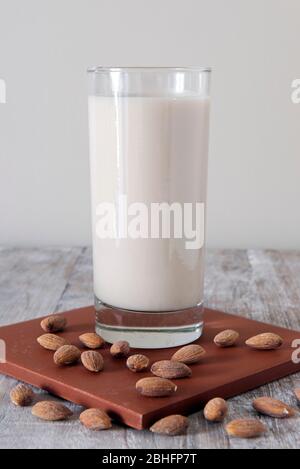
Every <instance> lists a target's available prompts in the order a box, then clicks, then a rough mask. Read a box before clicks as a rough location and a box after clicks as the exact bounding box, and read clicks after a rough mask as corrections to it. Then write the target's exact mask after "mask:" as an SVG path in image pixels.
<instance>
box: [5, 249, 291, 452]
mask: <svg viewBox="0 0 300 469" xmlns="http://www.w3.org/2000/svg"><path fill="white" fill-rule="evenodd" d="M206 262H207V268H206V281H205V296H206V304H207V306H208V307H211V308H215V309H221V310H223V311H227V312H231V313H235V314H240V315H243V316H247V317H250V318H253V319H257V320H261V321H265V322H270V323H274V324H278V325H281V326H285V327H291V328H294V329H298V330H300V252H291V251H290V252H281V251H262V250H248V251H245V250H243V251H232V250H226V251H223V250H218V251H210V252H208V254H207V258H206ZM92 301H93V292H92V262H91V250H90V249H89V248H42V249H38V248H37V249H33V248H32V249H20V248H18V249H15V248H5V247H2V248H0V304H1V311H0V323H1V324H2V325H4V324H9V323H13V322H19V321H21V320H25V319H30V318H33V317H38V316H40V315H43V314H45V315H46V314H49V313H51V312H54V311H63V310H66V309H71V308H76V307H80V306H84V305H87V304H91V303H92ZM299 338H300V333H299ZM14 385H15V381H14V380H12V379H9V378H6V377H4V376H0V447H1V448H111V449H113V448H123V449H128V448H146V449H150V448H153V449H159V448H174V449H195V448H299V447H300V430H299V423H300V417H299V416H298V415H297V416H296V417H295V418H292V419H290V420H283V421H280V420H273V419H271V418H267V417H261V419H262V420H263V421H264V422H265V423H266V424H267V426H268V427H269V432H268V434H267V435H266V436H264V437H262V438H260V439H256V440H253V441H246V440H234V439H231V438H228V437H227V435H226V433H225V432H224V426H223V425H222V424H209V423H207V422H206V421H205V420H204V419H203V415H202V412H201V411H200V412H198V413H196V414H194V415H192V416H191V418H190V422H191V423H190V428H189V430H188V432H187V434H186V435H185V436H178V437H174V438H169V437H164V436H161V435H154V434H152V433H150V432H148V431H142V432H140V431H137V430H132V429H126V428H125V427H122V426H121V425H117V424H115V425H114V426H113V428H112V429H111V430H108V431H105V432H101V433H100V432H91V431H88V430H86V429H85V428H84V427H83V426H82V425H81V424H80V423H79V420H78V415H79V413H80V411H81V410H82V409H81V408H80V407H79V406H75V405H73V404H70V403H67V405H68V406H69V407H70V408H71V409H72V410H73V412H74V416H73V417H72V419H71V420H69V421H67V422H51V423H47V422H45V423H44V422H42V421H38V420H37V419H35V418H34V417H32V416H31V415H30V408H22V409H19V408H15V407H14V406H13V405H11V404H10V402H9V390H10V389H11V388H12V387H13V386H14ZM296 386H298V387H300V375H299V374H298V375H294V376H292V377H289V378H285V379H283V380H281V381H279V382H276V383H272V384H270V385H268V386H264V387H263V388H260V389H257V390H255V391H253V392H249V393H247V394H244V395H241V396H238V397H236V398H234V399H231V400H230V401H229V406H230V412H229V416H228V418H227V421H228V420H229V419H233V418H239V417H246V416H247V417H248V416H255V415H256V414H255V411H254V410H253V409H252V407H251V402H252V400H253V399H254V398H256V397H259V396H262V395H269V396H273V397H276V398H279V399H283V400H284V401H285V402H287V403H289V404H290V405H292V406H296V402H295V398H294V396H293V388H294V387H296ZM38 392H40V391H38ZM43 394H44V393H43ZM43 397H45V398H47V399H49V398H53V397H51V396H47V395H46V394H45V396H43Z"/></svg>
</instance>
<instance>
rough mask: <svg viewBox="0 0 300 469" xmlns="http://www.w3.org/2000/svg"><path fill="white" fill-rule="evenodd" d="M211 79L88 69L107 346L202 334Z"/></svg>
mask: <svg viewBox="0 0 300 469" xmlns="http://www.w3.org/2000/svg"><path fill="white" fill-rule="evenodd" d="M210 74H211V73H210V69H202V68H196V67H195V68H194V67H191V68H190V67H187V68H186V67H174V68H152V67H151V68H147V67H146V68H141V67H126V68H119V67H118V68H117V67H113V68H111V67H93V68H90V69H89V70H88V79H89V103H88V105H89V139H90V174H91V198H92V202H91V207H92V230H93V269H94V293H95V307H96V331H97V333H98V334H100V335H101V336H102V337H103V338H104V339H105V340H106V341H107V342H109V343H113V342H115V341H117V340H127V341H128V342H129V344H130V346H131V347H137V348H165V347H175V346H178V345H182V344H186V343H189V342H192V341H194V340H196V339H197V338H199V337H200V335H201V333H202V328H203V284H204V243H205V211H206V186H207V157H208V130H209V108H210V95H209V88H210Z"/></svg>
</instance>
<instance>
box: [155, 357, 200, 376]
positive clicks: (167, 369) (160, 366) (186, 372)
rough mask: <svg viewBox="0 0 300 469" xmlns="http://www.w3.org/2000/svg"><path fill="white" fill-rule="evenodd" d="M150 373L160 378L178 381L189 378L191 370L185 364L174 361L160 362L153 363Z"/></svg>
mask: <svg viewBox="0 0 300 469" xmlns="http://www.w3.org/2000/svg"><path fill="white" fill-rule="evenodd" d="M151 372H152V373H153V374H154V375H156V376H159V377H160V378H167V379H178V378H187V377H188V376H191V374H192V370H191V369H190V368H189V367H188V366H187V365H185V363H181V362H177V361H175V360H161V361H158V362H155V363H153V365H152V367H151Z"/></svg>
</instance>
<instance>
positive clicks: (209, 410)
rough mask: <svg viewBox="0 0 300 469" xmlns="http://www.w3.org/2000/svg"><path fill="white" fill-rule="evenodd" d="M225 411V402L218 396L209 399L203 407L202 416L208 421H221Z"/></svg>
mask: <svg viewBox="0 0 300 469" xmlns="http://www.w3.org/2000/svg"><path fill="white" fill-rule="evenodd" d="M227 413H228V406H227V402H226V401H224V399H221V398H220V397H216V398H215V399H212V400H210V401H209V402H208V403H207V404H206V406H205V408H204V417H205V418H206V420H208V421H209V422H222V421H223V420H224V418H225V417H226V415H227Z"/></svg>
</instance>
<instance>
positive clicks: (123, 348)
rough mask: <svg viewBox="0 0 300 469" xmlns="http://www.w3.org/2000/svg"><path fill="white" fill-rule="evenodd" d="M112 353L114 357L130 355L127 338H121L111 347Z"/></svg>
mask: <svg viewBox="0 0 300 469" xmlns="http://www.w3.org/2000/svg"><path fill="white" fill-rule="evenodd" d="M110 353H111V355H112V356H113V357H114V358H123V357H128V355H129V353H130V345H129V343H128V342H126V340H119V341H118V342H115V343H114V344H113V345H112V346H111V347H110Z"/></svg>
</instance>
